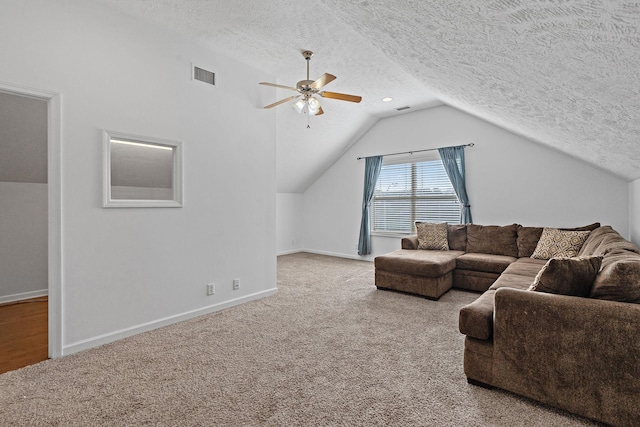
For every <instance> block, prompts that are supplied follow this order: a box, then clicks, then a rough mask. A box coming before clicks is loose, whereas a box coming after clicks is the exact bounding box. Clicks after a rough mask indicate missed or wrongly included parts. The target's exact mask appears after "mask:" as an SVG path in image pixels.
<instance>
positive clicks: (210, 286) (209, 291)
mask: <svg viewBox="0 0 640 427" xmlns="http://www.w3.org/2000/svg"><path fill="white" fill-rule="evenodd" d="M215 293H216V284H215V283H208V284H207V295H213V294H215Z"/></svg>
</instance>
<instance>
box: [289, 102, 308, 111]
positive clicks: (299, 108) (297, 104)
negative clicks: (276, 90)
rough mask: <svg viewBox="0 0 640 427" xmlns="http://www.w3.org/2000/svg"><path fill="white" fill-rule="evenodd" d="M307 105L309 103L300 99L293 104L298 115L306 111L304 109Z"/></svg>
mask: <svg viewBox="0 0 640 427" xmlns="http://www.w3.org/2000/svg"><path fill="white" fill-rule="evenodd" d="M306 105H307V102H306V101H305V100H304V99H299V100H298V101H296V102H294V103H293V104H291V107H293V109H294V110H296V111H297V112H298V114H300V113H302V112H303V111H304V107H305V106H306Z"/></svg>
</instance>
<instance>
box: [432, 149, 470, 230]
mask: <svg viewBox="0 0 640 427" xmlns="http://www.w3.org/2000/svg"><path fill="white" fill-rule="evenodd" d="M438 153H440V158H441V159H442V164H443V165H444V170H445V171H447V175H448V176H449V181H451V185H452V186H453V189H454V190H455V191H456V196H458V200H459V201H460V203H461V204H462V211H461V212H460V223H461V224H471V223H473V219H471V205H469V196H467V185H466V183H465V178H464V175H465V174H464V146H462V145H458V146H457V147H443V148H438Z"/></svg>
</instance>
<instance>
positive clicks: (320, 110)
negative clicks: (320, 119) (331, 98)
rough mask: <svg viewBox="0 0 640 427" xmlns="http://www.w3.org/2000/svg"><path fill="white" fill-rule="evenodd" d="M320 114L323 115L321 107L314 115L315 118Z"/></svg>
mask: <svg viewBox="0 0 640 427" xmlns="http://www.w3.org/2000/svg"><path fill="white" fill-rule="evenodd" d="M320 114H324V111H323V110H322V107H320V109H319V110H318V112H317V113H316V116H319V115H320Z"/></svg>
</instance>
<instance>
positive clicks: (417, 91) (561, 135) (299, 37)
mask: <svg viewBox="0 0 640 427" xmlns="http://www.w3.org/2000/svg"><path fill="white" fill-rule="evenodd" d="M100 1H102V2H103V3H106V4H108V5H111V6H113V7H115V8H117V9H119V10H121V11H123V12H125V13H129V14H131V15H134V16H137V17H140V18H142V19H148V20H150V21H153V22H155V23H158V24H161V25H163V26H167V27H170V28H172V29H173V30H175V31H177V32H179V33H181V34H183V35H186V36H187V37H190V38H193V39H197V40H198V41H199V42H200V43H203V44H205V45H207V46H208V47H210V48H212V49H214V50H216V51H219V52H223V53H225V54H228V55H230V56H232V57H235V58H238V59H239V60H241V61H244V62H247V63H250V64H251V65H253V66H255V67H257V68H259V69H262V70H264V71H266V72H268V73H270V74H273V75H275V76H277V81H276V83H279V84H285V85H295V82H297V81H298V80H301V79H303V78H304V75H305V62H304V59H303V58H302V56H301V54H300V51H301V50H303V49H310V50H313V51H314V52H315V53H316V54H315V56H314V58H313V59H312V61H311V78H312V79H314V78H316V77H318V76H319V75H320V74H322V73H324V72H330V73H332V74H335V75H336V76H338V79H337V80H335V81H334V82H332V83H331V84H330V86H327V90H330V91H336V92H345V93H352V94H357V95H362V96H363V101H362V103H361V104H352V103H348V102H341V101H336V100H323V109H324V110H325V113H326V114H324V115H323V116H320V117H311V129H306V124H307V123H306V116H301V115H298V114H297V113H295V112H294V111H293V110H292V109H290V108H288V107H287V106H280V107H278V111H277V150H278V152H277V162H278V165H277V166H278V191H279V192H301V191H304V190H305V189H306V188H307V186H308V185H309V184H311V183H312V182H313V181H314V180H315V179H316V178H317V177H318V176H319V175H320V174H321V173H323V172H324V170H325V169H326V168H327V167H328V166H329V165H330V164H332V163H333V162H334V161H335V160H336V159H337V158H339V156H340V155H341V154H342V153H343V152H344V151H345V150H346V149H347V148H348V147H349V146H350V145H351V144H353V143H354V142H355V140H356V139H357V138H358V137H359V136H360V135H361V134H362V133H364V132H366V130H368V128H369V127H370V126H371V125H372V124H373V123H375V121H376V120H378V119H379V118H381V117H386V116H389V115H393V114H400V113H398V112H397V111H396V108H398V107H402V106H405V105H409V106H411V107H412V108H411V109H410V110H408V111H415V110H417V109H420V108H426V107H429V106H434V105H439V104H441V103H445V104H447V105H451V106H453V107H455V108H458V109H460V110H463V111H466V112H468V113H470V114H473V115H476V116H478V117H481V118H483V119H485V120H487V121H489V122H491V123H494V124H497V125H499V126H501V127H503V128H506V129H508V130H510V131H512V132H515V133H517V134H520V135H523V136H525V137H528V138H530V139H532V140H534V141H536V142H539V143H541V144H544V145H547V146H550V147H553V148H555V149H557V150H560V151H563V152H566V153H568V154H570V155H572V156H575V157H577V158H579V159H582V160H584V161H586V162H589V163H591V164H593V165H595V166H598V167H600V168H603V169H605V170H608V171H610V172H612V173H614V174H616V175H618V176H620V177H622V178H624V179H627V180H633V179H638V178H640V3H638V2H631V1H606V0H600V1H598V0H591V1H587V0H584V1H571V0H547V1H534V0H521V1H517V0H494V1H490V0H482V1H479V0H475V1H474V0H446V1H445V0H441V1H429V2H427V1H424V0H402V1H390V0H386V1H385V0H351V1H344V0H316V1H311V0H295V1H294V0H270V1H269V2H264V1H258V0H244V1H239V2H229V1H223V0H100ZM247 58H250V60H247ZM256 90H261V91H266V92H265V94H266V96H265V99H270V97H271V96H270V95H269V94H270V93H273V95H272V99H273V101H276V100H278V99H281V98H285V97H286V96H289V94H290V93H289V92H287V91H283V90H280V89H278V90H275V89H272V88H266V87H259V86H258V85H257V82H256ZM385 96H391V97H393V98H394V100H393V101H392V102H390V103H384V102H382V100H381V98H383V97H385Z"/></svg>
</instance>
